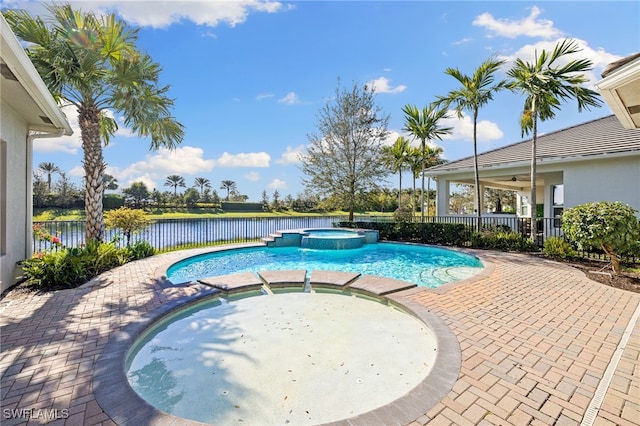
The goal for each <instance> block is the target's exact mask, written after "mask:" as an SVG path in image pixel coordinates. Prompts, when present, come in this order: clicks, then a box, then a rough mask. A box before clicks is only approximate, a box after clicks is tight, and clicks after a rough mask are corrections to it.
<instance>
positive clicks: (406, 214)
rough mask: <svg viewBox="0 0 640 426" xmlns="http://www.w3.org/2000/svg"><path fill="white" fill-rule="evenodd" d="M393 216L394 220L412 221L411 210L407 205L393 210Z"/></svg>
mask: <svg viewBox="0 0 640 426" xmlns="http://www.w3.org/2000/svg"><path fill="white" fill-rule="evenodd" d="M393 218H394V219H395V221H396V222H413V219H414V216H413V211H412V210H411V209H410V208H408V207H398V208H397V209H396V210H395V211H394V212H393Z"/></svg>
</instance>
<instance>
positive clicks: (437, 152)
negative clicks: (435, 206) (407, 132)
mask: <svg viewBox="0 0 640 426" xmlns="http://www.w3.org/2000/svg"><path fill="white" fill-rule="evenodd" d="M443 152H444V150H443V149H442V147H440V146H433V147H431V146H427V149H426V151H425V156H426V160H425V165H426V168H427V169H429V168H431V167H434V166H437V165H438V164H442V163H444V162H445V160H443V159H442V157H441V156H442V154H443ZM430 193H431V177H428V178H427V216H429V206H430V205H431V200H430V199H429V197H430V196H431V195H430Z"/></svg>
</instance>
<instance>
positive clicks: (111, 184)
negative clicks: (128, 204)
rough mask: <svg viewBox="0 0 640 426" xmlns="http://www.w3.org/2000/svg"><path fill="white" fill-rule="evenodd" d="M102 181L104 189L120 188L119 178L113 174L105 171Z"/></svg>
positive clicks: (113, 189)
mask: <svg viewBox="0 0 640 426" xmlns="http://www.w3.org/2000/svg"><path fill="white" fill-rule="evenodd" d="M102 181H103V182H104V189H108V190H109V191H115V190H116V189H118V179H116V178H114V177H113V176H111V175H109V174H106V173H105V174H104V175H102Z"/></svg>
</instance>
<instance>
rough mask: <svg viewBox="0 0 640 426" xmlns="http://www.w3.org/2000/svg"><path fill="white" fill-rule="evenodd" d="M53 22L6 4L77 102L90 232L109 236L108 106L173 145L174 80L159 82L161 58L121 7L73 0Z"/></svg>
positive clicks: (63, 99) (58, 90)
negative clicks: (89, 8)
mask: <svg viewBox="0 0 640 426" xmlns="http://www.w3.org/2000/svg"><path fill="white" fill-rule="evenodd" d="M48 9H49V11H50V13H51V15H52V19H51V21H50V22H45V21H44V20H43V19H42V18H40V17H32V16H31V15H30V14H29V13H28V12H26V11H24V10H3V12H2V13H3V15H4V17H5V18H6V20H7V22H8V23H9V25H10V26H11V29H12V30H13V32H14V33H15V34H16V35H17V36H18V38H20V39H22V41H23V42H25V44H27V45H28V47H27V54H28V55H29V57H30V58H31V61H32V62H33V63H34V65H35V66H36V68H37V70H38V72H39V73H40V75H41V76H42V79H43V80H44V82H45V83H46V85H47V87H48V88H49V91H50V92H51V93H52V94H53V96H54V98H55V99H56V100H57V101H58V103H60V104H61V105H74V106H75V107H76V108H77V111H78V124H79V126H80V134H81V137H82V150H83V161H82V163H83V166H84V172H85V183H86V185H85V187H86V191H85V213H86V218H87V219H86V224H87V225H86V231H85V234H86V239H87V240H102V239H103V237H104V218H103V214H102V207H103V206H102V195H103V193H104V182H103V180H102V176H103V174H104V169H105V166H106V165H105V162H104V158H103V153H102V143H104V144H105V145H106V144H108V143H109V139H110V138H111V137H112V136H113V135H114V134H115V132H116V130H117V129H118V125H117V123H116V121H115V119H113V118H110V117H109V116H108V115H107V114H106V111H107V110H111V111H113V112H115V113H118V114H121V115H122V117H123V122H124V124H125V125H126V126H128V127H130V128H131V130H132V131H133V132H134V133H136V134H137V135H138V136H140V137H149V138H150V139H151V142H150V147H151V148H152V149H157V148H160V147H168V148H173V147H175V146H176V145H177V144H179V143H180V142H181V141H182V138H183V136H184V131H183V126H182V124H180V123H179V122H178V121H176V120H175V118H174V117H172V116H171V113H170V110H171V108H172V106H173V99H171V98H169V97H167V92H168V89H169V87H168V86H161V85H160V83H159V77H160V71H161V68H160V66H159V65H158V64H157V63H155V62H153V61H152V59H151V57H150V56H149V55H147V54H145V53H143V52H141V51H139V50H138V48H137V47H136V44H135V43H136V41H137V33H138V29H132V28H130V27H128V26H127V25H126V24H125V23H124V22H123V21H121V20H119V19H118V18H117V16H116V15H115V14H114V13H110V14H105V15H96V14H94V13H92V12H81V11H79V10H74V9H73V8H72V7H71V5H69V4H63V5H56V4H52V5H50V6H48Z"/></svg>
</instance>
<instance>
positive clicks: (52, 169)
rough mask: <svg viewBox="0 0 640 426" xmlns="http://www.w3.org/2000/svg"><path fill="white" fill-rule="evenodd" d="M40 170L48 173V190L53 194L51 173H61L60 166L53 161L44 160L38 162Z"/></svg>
mask: <svg viewBox="0 0 640 426" xmlns="http://www.w3.org/2000/svg"><path fill="white" fill-rule="evenodd" d="M38 170H40V171H41V172H42V173H45V174H46V175H47V190H48V191H49V194H51V175H52V174H54V173H60V167H58V166H56V165H55V164H53V163H49V162H42V163H40V164H38Z"/></svg>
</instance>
